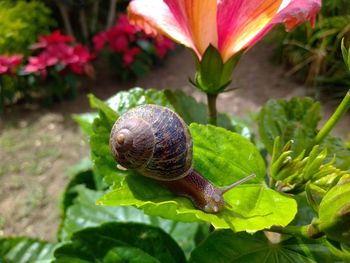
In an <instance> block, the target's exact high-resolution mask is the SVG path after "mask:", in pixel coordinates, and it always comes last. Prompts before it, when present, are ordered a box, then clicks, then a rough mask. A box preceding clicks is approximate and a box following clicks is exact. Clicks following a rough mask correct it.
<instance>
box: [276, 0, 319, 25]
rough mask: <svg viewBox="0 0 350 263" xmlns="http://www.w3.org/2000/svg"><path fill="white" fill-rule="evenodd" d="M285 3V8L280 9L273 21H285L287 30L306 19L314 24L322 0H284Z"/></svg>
mask: <svg viewBox="0 0 350 263" xmlns="http://www.w3.org/2000/svg"><path fill="white" fill-rule="evenodd" d="M283 4H284V8H281V9H280V10H279V12H278V14H277V15H276V17H275V18H274V19H273V21H272V23H274V24H277V23H284V24H285V25H286V29H287V31H291V30H292V29H294V28H295V27H296V26H298V25H300V24H301V23H303V22H305V21H310V23H311V25H314V24H315V20H316V15H317V13H318V12H319V11H320V9H321V0H284V1H283ZM283 4H282V5H283Z"/></svg>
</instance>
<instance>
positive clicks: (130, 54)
mask: <svg viewBox="0 0 350 263" xmlns="http://www.w3.org/2000/svg"><path fill="white" fill-rule="evenodd" d="M140 52H141V49H140V48H138V47H133V48H131V49H129V50H127V51H126V52H125V53H124V55H123V63H124V66H126V67H127V66H129V65H131V64H132V63H133V62H134V61H135V57H136V56H137V55H138V54H139V53H140Z"/></svg>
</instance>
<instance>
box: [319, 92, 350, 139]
mask: <svg viewBox="0 0 350 263" xmlns="http://www.w3.org/2000/svg"><path fill="white" fill-rule="evenodd" d="M349 108H350V90H349V91H348V92H347V93H346V95H345V97H344V99H343V101H342V102H341V103H340V104H339V106H338V108H337V109H336V111H335V112H334V113H333V115H332V116H331V117H330V118H329V120H328V121H327V123H326V124H325V125H324V126H323V127H322V129H321V130H320V131H319V132H318V134H317V135H316V137H315V145H317V144H320V143H321V142H322V141H323V140H324V138H325V137H326V136H327V135H328V134H329V133H330V132H331V130H332V129H333V128H334V127H335V125H336V124H337V123H338V122H339V120H340V119H341V118H342V117H343V116H344V115H345V113H346V112H347V111H348V110H349Z"/></svg>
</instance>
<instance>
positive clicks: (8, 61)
mask: <svg viewBox="0 0 350 263" xmlns="http://www.w3.org/2000/svg"><path fill="white" fill-rule="evenodd" d="M22 58H23V56H22V55H19V54H16V55H12V56H0V74H12V73H14V72H15V71H16V68H17V66H18V65H20V64H21V63H22Z"/></svg>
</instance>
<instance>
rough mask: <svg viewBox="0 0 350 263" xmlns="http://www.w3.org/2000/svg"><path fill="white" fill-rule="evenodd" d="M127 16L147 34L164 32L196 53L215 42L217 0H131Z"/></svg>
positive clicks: (199, 53) (202, 51)
mask: <svg viewBox="0 0 350 263" xmlns="http://www.w3.org/2000/svg"><path fill="white" fill-rule="evenodd" d="M128 13H129V19H130V21H131V22H132V23H134V24H136V25H137V26H139V27H141V28H142V29H144V30H145V32H146V33H147V34H153V35H155V34H157V33H158V32H160V33H161V34H165V35H167V36H168V37H170V38H172V39H174V40H175V41H177V42H180V43H181V44H184V45H185V46H187V47H190V48H192V49H193V50H194V51H195V52H196V53H197V55H198V56H199V57H201V55H202V54H203V53H204V51H205V49H206V48H207V47H208V45H209V44H210V43H211V44H213V45H214V46H216V45H217V32H216V0H164V1H162V0H134V1H132V2H131V3H130V4H129V8H128Z"/></svg>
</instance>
